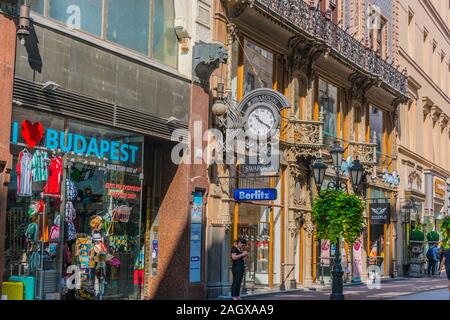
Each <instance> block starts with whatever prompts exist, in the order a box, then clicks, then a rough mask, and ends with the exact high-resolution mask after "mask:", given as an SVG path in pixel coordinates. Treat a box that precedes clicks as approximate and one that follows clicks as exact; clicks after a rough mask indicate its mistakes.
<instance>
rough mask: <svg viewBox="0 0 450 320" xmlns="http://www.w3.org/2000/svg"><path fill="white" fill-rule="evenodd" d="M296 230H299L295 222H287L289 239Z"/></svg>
mask: <svg viewBox="0 0 450 320" xmlns="http://www.w3.org/2000/svg"><path fill="white" fill-rule="evenodd" d="M298 230H299V228H298V225H297V223H296V222H295V221H289V225H288V231H289V234H290V236H291V238H294V237H295V235H296V234H297V232H298Z"/></svg>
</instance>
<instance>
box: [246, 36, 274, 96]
mask: <svg viewBox="0 0 450 320" xmlns="http://www.w3.org/2000/svg"><path fill="white" fill-rule="evenodd" d="M244 71H245V73H244V74H245V79H244V95H245V94H246V93H248V92H250V91H252V90H254V89H258V88H269V87H271V85H272V83H273V53H271V52H269V51H267V50H265V49H263V48H261V47H259V46H257V45H256V44H254V43H253V42H251V41H249V40H247V39H245V45H244Z"/></svg>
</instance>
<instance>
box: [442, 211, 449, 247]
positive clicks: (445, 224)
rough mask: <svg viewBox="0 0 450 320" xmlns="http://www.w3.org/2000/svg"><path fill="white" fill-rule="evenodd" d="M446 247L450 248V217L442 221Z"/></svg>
mask: <svg viewBox="0 0 450 320" xmlns="http://www.w3.org/2000/svg"><path fill="white" fill-rule="evenodd" d="M440 229H441V232H442V237H443V240H442V241H443V242H444V245H445V246H447V247H448V245H449V242H450V216H447V217H445V218H444V220H442V222H441V224H440Z"/></svg>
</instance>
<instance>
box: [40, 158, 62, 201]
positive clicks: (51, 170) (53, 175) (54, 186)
mask: <svg viewBox="0 0 450 320" xmlns="http://www.w3.org/2000/svg"><path fill="white" fill-rule="evenodd" d="M62 173H63V166H62V159H61V157H56V158H52V159H50V165H49V167H48V181H47V184H46V186H45V188H44V193H45V194H47V195H60V194H61V178H62Z"/></svg>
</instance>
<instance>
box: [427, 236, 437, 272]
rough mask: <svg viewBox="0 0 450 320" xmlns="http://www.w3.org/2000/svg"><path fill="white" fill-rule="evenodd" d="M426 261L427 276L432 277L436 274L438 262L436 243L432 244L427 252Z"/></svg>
mask: <svg viewBox="0 0 450 320" xmlns="http://www.w3.org/2000/svg"><path fill="white" fill-rule="evenodd" d="M427 259H428V275H430V273H431V276H434V273H435V272H436V264H437V262H438V261H439V258H438V248H437V243H436V242H435V243H433V244H432V245H431V247H430V248H429V249H428V251H427Z"/></svg>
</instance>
